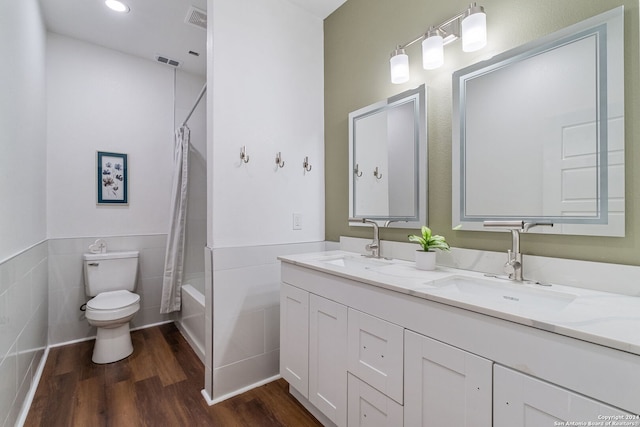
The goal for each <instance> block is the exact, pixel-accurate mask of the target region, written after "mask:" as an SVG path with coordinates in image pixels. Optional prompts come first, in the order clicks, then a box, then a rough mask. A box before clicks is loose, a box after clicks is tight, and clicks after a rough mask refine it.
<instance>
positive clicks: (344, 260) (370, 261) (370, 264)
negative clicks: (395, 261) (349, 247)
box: [322, 255, 390, 270]
mask: <svg viewBox="0 0 640 427" xmlns="http://www.w3.org/2000/svg"><path fill="white" fill-rule="evenodd" d="M322 262H323V263H324V264H327V265H330V266H334V267H344V268H350V269H356V270H371V269H373V268H377V267H384V266H387V265H390V261H386V260H383V259H378V258H369V257H366V256H362V255H341V256H339V257H336V258H330V259H326V260H323V261H322Z"/></svg>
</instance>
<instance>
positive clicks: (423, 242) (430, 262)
mask: <svg viewBox="0 0 640 427" xmlns="http://www.w3.org/2000/svg"><path fill="white" fill-rule="evenodd" d="M421 232H422V235H421V236H419V235H415V234H414V235H410V236H409V241H410V242H415V243H418V244H419V245H420V246H422V249H419V250H417V251H416V268H418V269H420V270H435V269H436V251H435V250H436V249H440V250H443V251H448V250H449V249H450V246H449V244H448V243H447V241H446V240H445V238H444V237H443V236H439V235H437V234H433V233H432V232H431V229H430V228H429V227H427V226H426V225H423V226H422V228H421Z"/></svg>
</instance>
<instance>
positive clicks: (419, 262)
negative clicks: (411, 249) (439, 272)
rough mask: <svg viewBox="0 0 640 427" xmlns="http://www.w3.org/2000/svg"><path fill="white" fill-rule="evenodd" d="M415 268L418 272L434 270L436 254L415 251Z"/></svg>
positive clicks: (433, 252)
mask: <svg viewBox="0 0 640 427" xmlns="http://www.w3.org/2000/svg"><path fill="white" fill-rule="evenodd" d="M416 268H417V269H418V270H435V269H436V252H435V251H428V252H425V251H416Z"/></svg>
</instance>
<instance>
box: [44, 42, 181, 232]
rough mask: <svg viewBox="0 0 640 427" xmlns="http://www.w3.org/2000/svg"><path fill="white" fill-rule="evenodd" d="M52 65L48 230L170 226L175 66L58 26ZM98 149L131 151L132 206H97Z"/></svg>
mask: <svg viewBox="0 0 640 427" xmlns="http://www.w3.org/2000/svg"><path fill="white" fill-rule="evenodd" d="M47 67H48V68H47V99H48V102H47V164H48V168H47V220H48V225H47V229H48V234H49V237H50V238H60V237H83V236H96V235H97V236H118V235H129V234H136V235H141V234H155V233H166V232H167V227H168V223H169V220H168V218H169V216H168V209H169V207H168V206H169V196H170V194H171V189H170V188H171V168H172V159H173V157H172V156H173V69H171V68H169V67H167V66H165V65H162V64H157V63H154V62H151V61H149V60H145V59H141V58H136V57H134V56H130V55H126V54H123V53H119V52H116V51H114V50H110V49H105V48H102V47H99V46H96V45H92V44H89V43H85V42H81V41H79V40H76V39H72V38H69V37H65V36H60V35H58V34H53V33H49V36H48V39H47ZM97 151H109V152H116V153H126V154H128V168H129V205H128V206H116V207H113V206H96V152H97ZM70 218H73V220H70Z"/></svg>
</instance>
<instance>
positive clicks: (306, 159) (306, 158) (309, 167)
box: [302, 156, 311, 172]
mask: <svg viewBox="0 0 640 427" xmlns="http://www.w3.org/2000/svg"><path fill="white" fill-rule="evenodd" d="M302 167H303V168H304V170H306V171H307V172H309V171H311V165H310V164H309V156H305V158H304V162H302Z"/></svg>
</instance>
